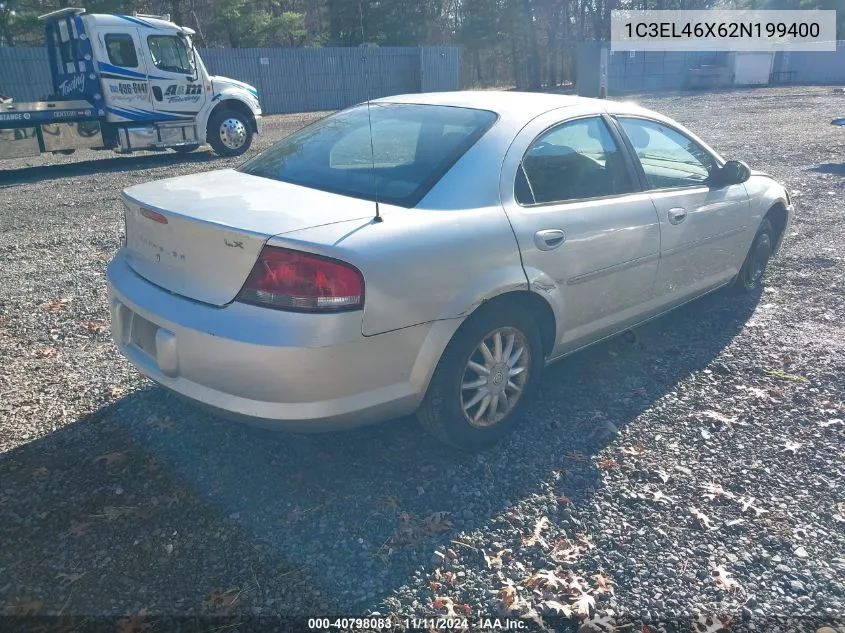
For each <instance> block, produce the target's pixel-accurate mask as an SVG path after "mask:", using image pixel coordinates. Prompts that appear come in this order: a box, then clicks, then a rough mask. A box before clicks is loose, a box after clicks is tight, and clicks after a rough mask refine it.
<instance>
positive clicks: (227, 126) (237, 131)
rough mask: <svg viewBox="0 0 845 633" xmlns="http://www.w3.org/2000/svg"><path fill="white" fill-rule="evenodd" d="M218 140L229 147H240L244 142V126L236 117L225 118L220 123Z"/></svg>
mask: <svg viewBox="0 0 845 633" xmlns="http://www.w3.org/2000/svg"><path fill="white" fill-rule="evenodd" d="M220 140H221V141H223V145H225V146H226V147H228V148H229V149H240V148H241V147H242V146H243V144H244V143H245V142H246V126H245V125H244V124H243V122H242V121H240V120H238V119H226V120H225V121H223V123H221V124H220Z"/></svg>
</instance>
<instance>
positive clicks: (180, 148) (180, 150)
mask: <svg viewBox="0 0 845 633" xmlns="http://www.w3.org/2000/svg"><path fill="white" fill-rule="evenodd" d="M199 146H200V144H199V143H192V144H191V145H177V146H176V147H172V148H171V149H172V150H173V151H174V152H176V153H177V154H188V153H190V152H193V151H194V150H195V149H198V148H199Z"/></svg>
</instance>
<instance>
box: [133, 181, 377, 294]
mask: <svg viewBox="0 0 845 633" xmlns="http://www.w3.org/2000/svg"><path fill="white" fill-rule="evenodd" d="M124 203H125V205H126V250H127V259H128V262H129V265H130V266H131V267H132V269H133V270H134V271H135V272H136V273H138V274H139V275H140V276H142V277H144V278H145V279H147V280H148V281H150V282H152V283H154V284H156V285H157V286H160V287H162V288H164V289H166V290H169V291H170V292H173V293H175V294H179V295H182V296H184V297H188V298H190V299H194V300H196V301H201V302H204V303H210V304H213V305H217V306H222V305H225V304H227V303H229V302H231V301H232V300H233V299H234V298H235V297H236V296H237V294H238V291H239V290H240V289H241V287H242V286H243V283H244V281H245V280H246V278H247V276H248V275H249V272H250V270H251V269H252V267H253V265H254V264H255V262H256V260H257V259H258V255H259V253H260V252H261V249H262V248H263V246H264V244H265V242H266V241H267V239H268V238H270V237H272V236H274V235H279V234H284V233H288V232H291V231H297V230H300V229H304V228H311V227H315V226H322V225H324V224H331V223H334V222H342V221H345V220H355V219H359V218H366V217H368V216H371V215H374V213H375V205H374V204H373V203H372V202H370V201H366V200H359V199H355V198H348V197H345V196H340V195H336V194H332V193H327V192H323V191H318V190H315V189H309V188H306V187H300V186H298V185H293V184H289V183H284V182H279V181H274V180H268V179H266V178H260V177H257V176H250V175H248V174H242V173H240V172H237V171H235V170H232V169H226V170H221V171H212V172H205V173H202V174H195V175H192V176H183V177H178V178H170V179H167V180H161V181H157V182H152V183H146V184H143V185H136V186H134V187H129V188H128V189H126V190H124Z"/></svg>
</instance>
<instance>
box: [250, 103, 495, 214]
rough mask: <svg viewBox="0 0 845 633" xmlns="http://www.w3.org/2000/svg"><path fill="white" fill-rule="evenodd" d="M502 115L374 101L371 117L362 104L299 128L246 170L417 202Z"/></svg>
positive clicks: (411, 203) (358, 194)
mask: <svg viewBox="0 0 845 633" xmlns="http://www.w3.org/2000/svg"><path fill="white" fill-rule="evenodd" d="M369 118H371V119H372V137H371V136H370V121H369ZM495 121H496V115H495V114H494V113H493V112H488V111H486V110H475V109H470V108H458V107H450V106H435V105H418V104H394V103H390V104H387V103H373V104H371V106H370V116H369V117H368V113H367V106H366V105H358V106H355V107H353V108H350V109H348V110H343V111H342V112H338V113H337V114H334V115H332V116H329V117H326V118H325V119H322V120H320V121H317V122H316V123H314V124H312V125H309V126H308V127H305V128H303V129H301V130H299V131H298V132H295V133H293V134H291V135H290V136H288V137H287V138H285V139H283V140H282V141H280V142H278V143H276V144H275V145H273V146H272V147H271V148H270V149H268V150H266V151H264V152H263V153H261V154H259V155H258V156H256V157H255V158H253V159H252V160H250V161H248V162H246V163H245V164H244V165H242V166H241V167H240V171H242V172H244V173H247V174H252V175H253V176H261V177H262V178H271V179H273V180H281V181H283V182H290V183H293V184H297V185H302V186H304V187H311V188H313V189H320V190H322V191H330V192H333V193H339V194H343V195H347V196H351V197H354V198H363V199H365V200H378V201H379V202H385V203H388V204H395V205H397V206H401V207H413V206H415V205H416V204H417V203H418V202H419V201H420V200H421V199H422V198H423V196H425V194H426V193H428V191H429V190H430V189H431V188H432V187H433V186H434V185H435V184H436V183H437V181H438V180H440V178H441V177H442V176H443V174H445V173H446V171H448V170H449V168H450V167H451V166H452V165H453V164H454V163H455V162H456V161H457V160H458V159H459V158H460V157H461V156H462V155H463V154H464V153H465V152H466V151H467V150H468V149H469V148H470V147H471V146H472V145H473V144H474V143H475V142H476V141H477V140H478V139H479V138H481V136H482V135H483V134H484V133H485V132H486V131H487V130H488V129H489V128H490V126H491V125H492V124H493V123H494V122H495Z"/></svg>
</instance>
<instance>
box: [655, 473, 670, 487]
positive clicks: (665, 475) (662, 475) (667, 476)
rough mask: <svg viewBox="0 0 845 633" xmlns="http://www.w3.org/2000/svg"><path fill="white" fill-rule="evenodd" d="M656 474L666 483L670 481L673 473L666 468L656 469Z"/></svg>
mask: <svg viewBox="0 0 845 633" xmlns="http://www.w3.org/2000/svg"><path fill="white" fill-rule="evenodd" d="M654 474H655V475H657V476H658V477H660V481H662V482H663V483H664V484H665V483H669V480H670V479H671V478H672V475H670V474H669V473H667V472H666V471H665V470H655V471H654Z"/></svg>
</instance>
